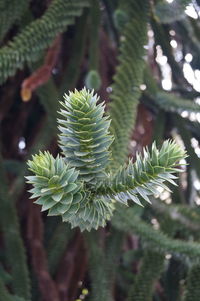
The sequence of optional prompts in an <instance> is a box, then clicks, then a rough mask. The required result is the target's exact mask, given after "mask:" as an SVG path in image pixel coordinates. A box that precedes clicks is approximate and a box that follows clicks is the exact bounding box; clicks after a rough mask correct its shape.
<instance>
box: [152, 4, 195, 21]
mask: <svg viewBox="0 0 200 301" xmlns="http://www.w3.org/2000/svg"><path fill="white" fill-rule="evenodd" d="M190 2H191V0H174V1H173V2H172V3H167V2H166V1H164V0H162V1H159V2H158V3H157V5H156V6H155V15H156V17H158V18H159V21H160V22H161V23H171V22H174V21H177V20H180V19H182V18H184V17H185V14H184V11H185V8H186V6H187V5H188V4H189V3H190Z"/></svg>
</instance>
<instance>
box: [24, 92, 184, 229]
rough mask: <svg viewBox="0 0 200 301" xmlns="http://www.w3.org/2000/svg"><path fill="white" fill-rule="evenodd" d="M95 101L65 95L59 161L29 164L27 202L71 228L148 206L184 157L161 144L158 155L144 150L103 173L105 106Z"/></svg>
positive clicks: (107, 140) (40, 159)
mask: <svg viewBox="0 0 200 301" xmlns="http://www.w3.org/2000/svg"><path fill="white" fill-rule="evenodd" d="M98 100H99V99H98V97H97V95H94V93H93V92H90V91H89V90H88V91H87V90H86V89H83V90H81V91H80V92H79V91H77V90H75V92H70V93H69V95H65V102H64V103H62V107H63V108H62V109H61V111H60V114H61V115H62V116H63V119H58V123H59V129H60V131H61V133H60V134H59V142H60V145H61V148H62V152H63V155H64V157H60V156H57V158H56V159H54V158H53V156H52V155H51V154H49V153H48V152H44V153H40V154H39V155H35V156H33V160H32V161H31V160H30V161H28V165H29V169H30V170H31V171H32V172H33V173H34V174H35V175H34V176H28V177H27V179H28V183H30V184H33V186H34V188H33V189H31V190H30V192H31V193H32V198H38V200H37V201H36V203H37V204H39V205H42V211H44V210H48V212H49V213H48V214H49V215H61V216H62V219H63V221H68V222H69V223H70V224H71V225H72V227H76V226H78V227H80V229H81V230H85V229H87V230H91V229H92V228H95V229H97V228H98V227H99V226H105V224H106V221H108V220H110V219H111V216H112V214H113V211H114V209H115V206H114V203H115V202H116V201H118V202H122V203H125V204H127V201H128V200H129V199H131V200H132V201H134V202H135V203H137V204H140V205H141V202H140V197H142V198H143V199H145V200H146V201H148V202H149V195H152V194H155V193H157V192H158V191H157V189H156V187H157V186H161V187H163V188H167V187H166V186H165V185H164V183H163V182H164V181H165V180H166V181H169V182H171V183H172V184H175V183H174V181H173V179H175V178H176V177H175V176H174V175H173V173H174V172H177V171H179V169H177V168H175V164H176V163H177V162H178V161H179V160H180V159H181V158H184V157H185V152H184V151H182V150H181V148H180V147H179V146H177V145H176V144H175V143H174V142H171V141H166V142H165V143H164V144H163V146H162V148H161V150H160V151H158V149H157V148H156V146H155V144H153V146H152V149H151V151H150V152H149V151H148V150H145V149H144V158H142V157H141V155H138V156H137V158H136V162H135V163H133V162H132V161H130V162H129V164H128V165H127V166H123V167H121V168H120V169H119V170H118V171H117V173H116V174H112V172H111V171H109V170H108V171H107V170H106V167H107V166H108V163H109V160H110V159H111V153H110V150H109V147H110V145H111V143H112V140H113V137H112V136H111V135H110V133H109V125H110V121H109V120H108V117H104V116H103V114H104V105H103V104H102V103H100V104H97V101H98Z"/></svg>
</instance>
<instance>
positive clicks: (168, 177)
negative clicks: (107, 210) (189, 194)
mask: <svg viewBox="0 0 200 301" xmlns="http://www.w3.org/2000/svg"><path fill="white" fill-rule="evenodd" d="M143 153H144V156H143V158H142V156H141V155H140V154H138V155H137V157H136V161H135V163H132V161H131V160H130V161H129V164H128V166H124V167H122V168H121V169H120V170H119V171H118V172H117V174H116V175H114V176H110V177H108V179H106V180H105V182H104V183H103V185H101V186H100V187H99V188H98V190H97V192H99V193H100V194H101V193H102V194H107V195H110V196H112V197H113V198H115V200H117V201H119V202H122V203H125V204H127V201H128V200H129V199H131V200H132V201H134V202H135V203H137V204H139V205H141V202H140V199H139V197H142V198H143V199H144V200H145V201H147V202H150V199H149V196H150V195H153V194H158V193H159V191H158V187H163V188H164V189H167V190H169V188H168V187H167V186H166V185H165V184H164V181H166V182H167V181H168V182H170V183H171V184H173V185H176V183H175V182H174V179H176V176H174V175H173V173H175V172H177V171H179V172H180V171H181V170H180V169H178V168H176V166H177V164H178V161H179V160H180V159H182V158H184V157H185V156H186V155H185V152H184V151H183V150H182V149H181V148H180V147H179V146H178V145H177V144H176V143H175V142H174V141H169V140H168V141H165V142H164V143H163V145H162V148H161V150H160V151H159V150H158V149H157V148H156V144H155V143H153V145H152V148H151V151H148V150H147V149H144V150H143Z"/></svg>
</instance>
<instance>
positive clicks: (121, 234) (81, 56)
mask: <svg viewBox="0 0 200 301" xmlns="http://www.w3.org/2000/svg"><path fill="white" fill-rule="evenodd" d="M199 51H200V1H199V0H196V1H195V0H193V1H189V0H168V1H166V0H143V1H141V0H101V1H98V0H76V1H75V0H74V1H72V0H65V1H64V0H52V1H49V0H42V1H38V0H35V1H29V0H18V1H16V0H0V83H1V86H0V122H1V123H0V127H1V131H0V141H1V142H0V147H1V155H0V160H1V168H0V231H1V239H0V263H1V264H0V300H1V301H30V300H32V301H42V300H43V301H75V300H79V301H80V300H85V301H88V300H91V301H114V300H115V301H122V300H123V301H124V300H127V301H152V300H153V301H199V300H200V285H199V282H200V262H199V258H200V241H199V240H200V236H199V230H200V209H199V205H200V160H199V157H200V145H199V142H200V56H199ZM83 86H86V87H87V88H90V89H94V90H95V91H97V93H98V94H99V95H100V97H101V99H102V100H105V101H106V104H107V110H108V111H109V114H110V115H111V118H112V120H113V121H112V124H111V129H112V132H113V133H114V134H115V141H114V143H113V145H112V152H113V156H114V161H113V163H111V164H112V168H113V170H115V169H117V167H118V166H119V165H120V164H122V163H124V162H126V161H127V158H128V157H133V159H134V158H135V154H136V152H141V150H142V147H144V146H146V145H150V144H151V143H152V141H153V140H156V142H157V145H158V146H159V145H160V144H161V143H162V142H163V140H164V139H167V138H173V139H175V140H176V141H177V143H179V144H180V145H181V146H182V147H183V148H184V147H185V149H186V151H187V153H188V155H189V157H188V158H186V161H184V160H183V162H182V164H183V166H182V168H183V170H184V172H183V173H182V174H181V177H180V179H179V180H178V181H177V184H178V186H177V187H175V188H173V187H170V188H171V190H172V191H173V194H171V193H170V192H169V191H166V190H162V191H161V196H160V199H158V197H156V196H155V197H153V198H152V199H151V201H152V205H149V204H147V205H145V207H144V208H142V207H139V206H136V205H134V206H131V207H130V208H129V209H125V210H124V214H121V211H120V213H116V214H115V216H114V218H113V220H112V221H111V223H108V224H107V226H106V228H104V229H100V230H98V231H91V232H90V233H87V232H84V233H83V234H81V233H80V231H79V229H74V230H71V229H70V227H69V225H68V224H66V223H62V222H61V219H60V218H58V217H49V218H47V216H46V213H41V212H40V209H39V208H38V206H36V205H33V204H32V201H31V200H29V193H28V192H27V190H28V189H29V188H30V187H29V186H28V185H27V184H25V180H24V176H25V175H27V166H26V161H27V159H29V158H30V157H31V155H32V154H35V153H36V152H38V151H39V150H45V149H46V150H50V151H51V153H52V154H54V155H56V154H57V153H58V151H59V149H58V145H57V126H56V118H57V110H58V108H59V101H62V95H63V93H64V92H67V91H68V90H72V89H74V88H75V87H76V88H77V89H81V88H82V87H83ZM185 163H187V165H185Z"/></svg>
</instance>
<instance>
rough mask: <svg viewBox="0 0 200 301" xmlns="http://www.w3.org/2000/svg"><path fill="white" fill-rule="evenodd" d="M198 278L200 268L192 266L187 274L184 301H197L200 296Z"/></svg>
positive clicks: (199, 276)
mask: <svg viewBox="0 0 200 301" xmlns="http://www.w3.org/2000/svg"><path fill="white" fill-rule="evenodd" d="M199 278H200V266H199V264H197V265H196V266H193V267H192V268H191V270H190V272H189V275H188V278H187V286H186V292H185V296H184V298H183V300H184V301H198V300H199V296H200V287H199V280H200V279H199Z"/></svg>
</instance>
